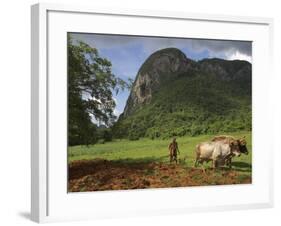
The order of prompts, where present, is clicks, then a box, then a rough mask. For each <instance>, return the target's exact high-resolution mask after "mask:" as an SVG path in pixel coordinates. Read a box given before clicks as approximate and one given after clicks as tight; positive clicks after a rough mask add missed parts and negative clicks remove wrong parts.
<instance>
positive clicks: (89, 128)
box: [68, 35, 126, 145]
mask: <svg viewBox="0 0 281 226" xmlns="http://www.w3.org/2000/svg"><path fill="white" fill-rule="evenodd" d="M125 85H126V83H125V82H124V81H123V80H121V79H119V78H117V77H116V76H115V75H114V74H112V72H111V62H110V61H108V60H107V59H105V58H102V57H100V56H99V54H98V51H97V49H95V48H92V47H91V46H89V45H87V44H86V43H84V42H77V41H75V42H74V41H73V40H72V38H71V35H68V131H69V133H68V141H69V145H77V144H86V145H88V144H93V143H95V142H96V141H97V139H96V137H97V136H96V135H97V128H96V125H95V124H94V123H93V122H92V121H93V120H94V121H97V122H100V123H104V124H106V125H107V126H110V125H111V124H112V123H113V122H114V120H115V119H116V117H115V116H114V114H113V110H114V108H115V101H114V99H113V92H114V91H115V92H116V93H118V91H119V89H120V88H121V89H124V87H125Z"/></svg>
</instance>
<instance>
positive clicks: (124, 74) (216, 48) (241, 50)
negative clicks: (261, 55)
mask: <svg viewBox="0 0 281 226" xmlns="http://www.w3.org/2000/svg"><path fill="white" fill-rule="evenodd" d="M71 36H72V38H73V40H74V41H83V42H85V43H87V44H88V45H90V46H91V47H94V48H96V49H97V50H98V52H99V54H100V56H102V57H104V58H107V59H108V60H109V61H111V63H112V72H113V74H115V75H116V76H117V77H120V78H122V79H124V80H126V81H127V80H128V78H132V79H134V78H135V77H136V75H137V72H138V70H139V68H140V66H141V65H142V64H143V63H144V61H145V60H146V59H147V58H148V57H149V56H150V55H151V54H152V53H154V52H155V51H157V50H160V49H164V48H168V47H175V48H178V49H180V50H181V51H182V52H184V53H185V55H186V56H187V57H188V58H191V59H193V60H196V61H197V60H201V59H204V58H214V57H216V58H222V59H226V60H234V59H239V60H247V61H249V62H251V61H252V60H251V56H252V43H251V42H244V41H224V40H206V39H186V38H185V39H183V38H162V37H141V36H122V35H100V34H85V33H72V34H71ZM128 96H129V91H127V90H126V91H123V92H120V93H119V94H118V95H114V99H115V101H116V108H115V111H114V113H115V115H117V116H119V115H120V114H121V113H122V112H123V109H124V107H125V105H126V101H127V98H128Z"/></svg>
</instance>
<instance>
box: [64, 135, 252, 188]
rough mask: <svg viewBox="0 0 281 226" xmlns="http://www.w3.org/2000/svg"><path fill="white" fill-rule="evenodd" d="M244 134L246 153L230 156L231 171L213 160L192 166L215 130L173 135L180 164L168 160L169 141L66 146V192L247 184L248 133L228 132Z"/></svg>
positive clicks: (249, 175) (250, 145)
mask: <svg viewBox="0 0 281 226" xmlns="http://www.w3.org/2000/svg"><path fill="white" fill-rule="evenodd" d="M228 135H232V136H234V137H237V138H239V137H242V136H245V137H246V141H247V147H248V150H249V155H241V156H240V157H236V158H234V159H233V164H232V165H233V168H232V170H228V169H218V170H216V171H213V170H211V169H210V166H211V163H208V164H206V163H205V164H204V168H205V169H207V170H206V172H205V173H203V171H202V170H201V167H199V168H198V169H194V167H193V165H194V158H195V153H194V149H195V146H196V144H198V143H200V142H204V141H209V140H211V139H212V138H213V137H214V135H203V136H197V137H188V136H186V137H180V138H178V139H177V142H178V145H179V149H180V155H179V156H178V158H179V159H180V164H178V165H175V164H169V156H168V145H169V142H170V140H151V139H141V140H137V141H129V140H115V141H112V142H108V143H105V144H96V145H93V146H89V147H86V146H74V147H70V148H69V149H68V162H69V191H95V190H119V189H134V188H151V187H179V186H198V185H212V184H238V183H251V172H252V164H251V162H252V137H251V132H239V133H232V134H228Z"/></svg>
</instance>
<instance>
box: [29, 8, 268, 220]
mask: <svg viewBox="0 0 281 226" xmlns="http://www.w3.org/2000/svg"><path fill="white" fill-rule="evenodd" d="M31 19H32V150H31V159H32V170H31V171H32V200H31V216H32V219H33V220H34V221H37V222H49V221H59V220H78V219H79V220H80V219H89V218H90V219H97V218H111V217H120V216H134V215H155V214H173V213H187V212H194V211H212V210H228V209H246V208H265V207H271V206H272V205H273V192H272V187H273V186H272V171H273V166H272V164H273V161H272V141H271V136H270V131H271V130H272V121H271V120H272V117H271V116H272V111H271V109H272V106H271V102H270V86H271V82H272V78H273V75H272V73H271V69H272V63H271V61H272V58H271V55H272V27H273V21H272V20H271V19H268V18H252V17H234V16H219V15H205V14H203V15H200V14H189V13H184V12H156V11H142V10H119V9H114V10H112V9H110V10H109V9H96V8H94V9H91V8H83V7H74V6H62V5H53V4H37V5H34V6H32V18H31Z"/></svg>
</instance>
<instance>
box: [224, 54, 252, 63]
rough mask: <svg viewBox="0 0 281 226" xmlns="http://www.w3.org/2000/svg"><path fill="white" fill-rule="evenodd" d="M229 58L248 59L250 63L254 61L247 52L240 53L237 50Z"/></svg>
mask: <svg viewBox="0 0 281 226" xmlns="http://www.w3.org/2000/svg"><path fill="white" fill-rule="evenodd" d="M227 59H228V60H246V61H248V62H250V63H252V57H251V56H248V55H246V54H243V53H240V52H239V51H235V52H233V53H231V54H229V55H228V57H227Z"/></svg>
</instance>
